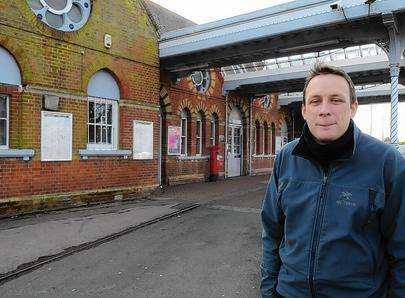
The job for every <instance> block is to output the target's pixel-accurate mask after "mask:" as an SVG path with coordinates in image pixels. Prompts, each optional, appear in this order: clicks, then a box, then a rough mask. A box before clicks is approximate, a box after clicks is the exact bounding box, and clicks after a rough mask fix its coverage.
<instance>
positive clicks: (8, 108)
mask: <svg viewBox="0 0 405 298" xmlns="http://www.w3.org/2000/svg"><path fill="white" fill-rule="evenodd" d="M0 98H4V99H6V118H0V119H2V120H6V144H5V145H0V149H9V148H8V146H9V136H10V97H9V96H8V95H5V94H0Z"/></svg>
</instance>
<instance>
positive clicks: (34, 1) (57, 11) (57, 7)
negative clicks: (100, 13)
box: [27, 0, 91, 32]
mask: <svg viewBox="0 0 405 298" xmlns="http://www.w3.org/2000/svg"><path fill="white" fill-rule="evenodd" d="M27 1H28V4H29V6H30V7H31V10H32V11H33V12H34V13H35V15H36V16H37V18H38V19H39V20H41V21H42V22H44V23H45V24H47V25H48V26H49V27H51V28H54V29H57V30H60V31H65V32H71V31H76V30H78V29H80V28H81V27H83V26H84V25H85V24H86V22H87V20H88V19H89V16H90V11H91V3H90V0H27Z"/></svg>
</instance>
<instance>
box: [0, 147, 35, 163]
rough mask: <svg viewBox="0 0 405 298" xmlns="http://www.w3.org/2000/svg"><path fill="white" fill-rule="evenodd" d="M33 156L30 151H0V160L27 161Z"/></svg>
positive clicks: (32, 151)
mask: <svg viewBox="0 0 405 298" xmlns="http://www.w3.org/2000/svg"><path fill="white" fill-rule="evenodd" d="M34 154H35V151H34V150H32V149H0V158H2V157H3V158H22V159H23V160H25V161H29V160H30V158H32V157H33V156H34Z"/></svg>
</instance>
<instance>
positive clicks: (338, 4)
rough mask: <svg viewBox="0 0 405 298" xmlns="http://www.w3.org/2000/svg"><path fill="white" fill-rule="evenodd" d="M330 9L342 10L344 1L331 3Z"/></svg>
mask: <svg viewBox="0 0 405 298" xmlns="http://www.w3.org/2000/svg"><path fill="white" fill-rule="evenodd" d="M329 6H330V9H332V10H341V9H342V2H341V1H336V2H333V3H331V4H330V5H329Z"/></svg>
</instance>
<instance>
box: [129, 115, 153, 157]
mask: <svg viewBox="0 0 405 298" xmlns="http://www.w3.org/2000/svg"><path fill="white" fill-rule="evenodd" d="M133 158H134V159H153V122H146V121H137V120H135V121H134V134H133Z"/></svg>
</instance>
